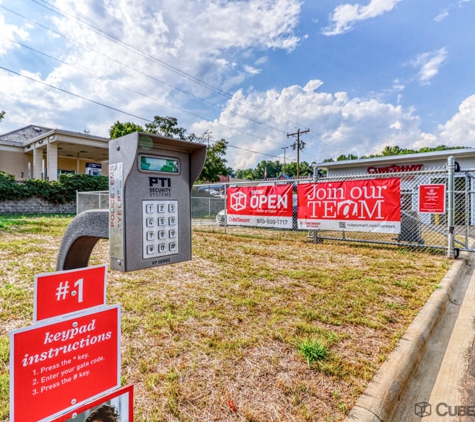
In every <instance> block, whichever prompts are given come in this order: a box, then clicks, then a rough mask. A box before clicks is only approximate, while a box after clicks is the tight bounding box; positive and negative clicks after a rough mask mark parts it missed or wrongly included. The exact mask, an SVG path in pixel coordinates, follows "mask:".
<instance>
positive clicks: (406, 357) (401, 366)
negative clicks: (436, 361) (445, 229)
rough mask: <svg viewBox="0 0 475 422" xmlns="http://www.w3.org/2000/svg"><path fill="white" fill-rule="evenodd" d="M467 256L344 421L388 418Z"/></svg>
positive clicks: (451, 271) (455, 265)
mask: <svg viewBox="0 0 475 422" xmlns="http://www.w3.org/2000/svg"><path fill="white" fill-rule="evenodd" d="M470 257H471V255H470V254H469V253H467V252H463V253H461V254H460V258H459V259H458V260H456V261H455V262H454V263H453V264H452V266H451V267H450V269H449V270H448V271H447V273H446V274H445V276H444V277H443V278H442V280H441V282H440V284H439V286H440V288H439V289H437V290H435V291H434V292H433V293H432V295H431V296H430V297H429V299H428V300H427V302H426V303H425V305H424V306H423V307H422V309H421V311H420V312H419V313H418V314H417V316H416V317H415V319H414V321H412V323H411V325H409V327H408V328H407V330H406V332H405V333H404V335H403V336H402V337H401V339H400V340H399V343H398V344H397V346H396V348H395V349H394V350H393V351H392V353H391V354H390V355H389V357H388V359H387V360H386V361H385V362H384V363H383V365H382V366H381V368H379V370H378V372H377V373H376V374H375V376H374V377H373V379H372V380H371V382H370V383H369V384H368V386H367V387H366V389H365V391H364V392H363V394H362V395H361V396H360V398H359V399H358V400H357V402H356V404H355V406H354V407H353V409H351V411H350V413H349V414H348V416H347V417H346V419H345V422H353V421H365V422H383V421H387V420H388V419H389V417H390V416H391V414H392V413H393V411H394V408H395V405H396V403H397V402H398V399H399V396H400V395H401V393H402V392H403V390H404V388H405V386H406V383H407V381H408V379H409V376H410V374H411V373H412V372H413V370H414V369H415V367H416V366H417V364H418V362H419V359H420V356H421V354H422V351H423V350H424V346H425V345H426V342H427V340H428V338H429V336H430V333H431V332H432V329H433V328H434V326H435V325H436V323H437V321H438V320H439V318H440V316H441V315H442V314H443V312H444V311H445V308H446V307H447V305H448V303H449V301H450V300H451V297H452V295H453V293H454V290H455V289H456V287H457V285H458V283H459V281H460V280H461V279H462V278H463V276H464V275H465V273H466V271H467V265H468V264H469V262H470Z"/></svg>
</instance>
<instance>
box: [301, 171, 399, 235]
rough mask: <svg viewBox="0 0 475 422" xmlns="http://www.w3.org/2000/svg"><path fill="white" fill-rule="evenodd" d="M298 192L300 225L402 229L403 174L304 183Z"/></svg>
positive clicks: (364, 230)
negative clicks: (398, 175) (387, 177)
mask: <svg viewBox="0 0 475 422" xmlns="http://www.w3.org/2000/svg"><path fill="white" fill-rule="evenodd" d="M297 195H298V213H297V217H298V227H299V229H305V230H345V231H362V232H378V233H400V231H401V180H400V179H399V178H391V179H374V180H353V181H342V182H319V183H308V184H300V185H298V190H297Z"/></svg>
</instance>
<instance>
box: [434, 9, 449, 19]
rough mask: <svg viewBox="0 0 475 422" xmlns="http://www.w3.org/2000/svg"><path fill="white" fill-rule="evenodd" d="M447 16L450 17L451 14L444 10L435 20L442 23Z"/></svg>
mask: <svg viewBox="0 0 475 422" xmlns="http://www.w3.org/2000/svg"><path fill="white" fill-rule="evenodd" d="M447 16H449V12H448V11H447V10H443V11H442V12H440V13H439V14H438V15H437V16H436V17H435V18H434V20H435V21H436V22H440V21H443V20H444V19H445V18H446V17H447Z"/></svg>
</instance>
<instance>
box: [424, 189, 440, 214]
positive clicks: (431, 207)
mask: <svg viewBox="0 0 475 422" xmlns="http://www.w3.org/2000/svg"><path fill="white" fill-rule="evenodd" d="M419 212H420V213H430V214H445V185H443V184H438V185H419Z"/></svg>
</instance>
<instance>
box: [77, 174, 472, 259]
mask: <svg viewBox="0 0 475 422" xmlns="http://www.w3.org/2000/svg"><path fill="white" fill-rule="evenodd" d="M392 177H398V178H399V179H400V181H401V194H400V198H401V204H400V205H401V221H400V223H401V228H400V233H397V234H394V233H376V232H358V231H346V230H344V229H342V230H299V229H298V225H297V206H298V204H297V193H296V192H297V185H298V184H300V183H312V182H316V183H319V182H326V183H331V182H342V181H352V180H368V179H384V178H392ZM289 184H290V185H292V191H293V217H292V219H293V222H292V225H291V226H290V225H289V227H288V228H278V229H276V228H257V227H251V226H249V227H246V226H234V225H229V224H228V221H227V215H226V202H227V191H228V188H229V187H230V186H233V187H234V186H235V187H239V186H269V185H289ZM421 185H444V186H445V195H446V199H445V203H446V207H445V212H443V213H425V212H420V211H419V206H420V198H419V195H420V186H421ZM76 207H77V213H78V214H79V213H81V212H83V211H86V210H91V209H108V207H109V193H108V192H107V191H100V192H78V193H77V201H76ZM191 218H192V223H193V228H194V229H195V230H206V231H213V232H220V233H227V234H242V235H246V236H251V237H261V238H262V237H264V238H278V239H282V238H288V239H289V240H292V239H296V240H297V239H299V240H308V241H313V242H316V243H318V242H322V241H325V240H328V241H346V242H360V243H374V244H388V245H398V246H406V247H409V248H418V249H421V248H422V249H439V250H444V251H445V250H447V251H448V255H449V256H453V255H457V254H458V251H459V250H468V251H474V250H475V242H474V240H475V170H474V171H471V170H462V171H457V172H451V171H450V165H447V166H443V167H440V168H436V169H431V170H426V171H412V172H410V171H408V172H397V173H391V172H387V173H382V174H371V175H368V174H367V173H364V174H350V175H348V174H342V175H331V176H327V177H320V178H318V179H317V180H314V179H300V180H299V181H297V180H293V179H290V180H265V181H247V182H242V183H232V184H229V183H222V184H219V185H216V184H212V185H195V186H194V187H193V189H192V192H191Z"/></svg>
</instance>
